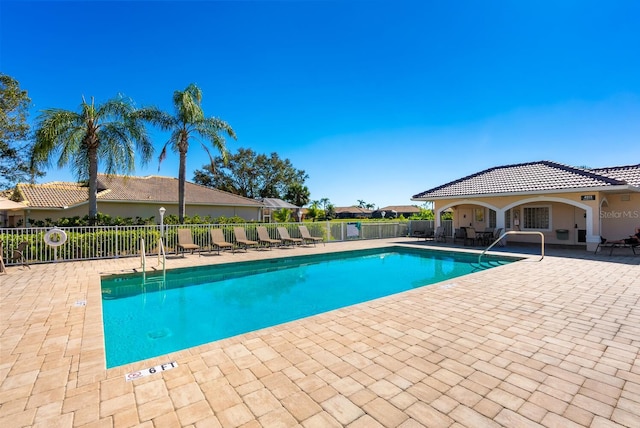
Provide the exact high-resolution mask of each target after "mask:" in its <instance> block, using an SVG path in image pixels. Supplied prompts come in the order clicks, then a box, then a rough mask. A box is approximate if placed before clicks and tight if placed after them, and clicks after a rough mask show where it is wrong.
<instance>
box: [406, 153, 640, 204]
mask: <svg viewBox="0 0 640 428" xmlns="http://www.w3.org/2000/svg"><path fill="white" fill-rule="evenodd" d="M626 184H629V185H632V186H640V165H630V166H626V167H613V168H604V169H583V168H576V167H571V166H568V165H563V164H559V163H555V162H550V161H540V162H531V163H521V164H515V165H506V166H498V167H494V168H489V169H486V170H484V171H480V172H478V173H475V174H472V175H469V176H467V177H463V178H460V179H458V180H455V181H452V182H450V183H447V184H443V185H441V186H438V187H435V188H433V189H430V190H427V191H425V192H422V193H418V194H416V195H414V196H413V198H416V199H425V198H444V197H461V196H471V195H486V194H506V193H523V192H539V191H553V190H570V189H576V188H587V187H607V186H619V185H626Z"/></svg>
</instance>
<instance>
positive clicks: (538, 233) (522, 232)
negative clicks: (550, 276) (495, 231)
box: [478, 230, 544, 264]
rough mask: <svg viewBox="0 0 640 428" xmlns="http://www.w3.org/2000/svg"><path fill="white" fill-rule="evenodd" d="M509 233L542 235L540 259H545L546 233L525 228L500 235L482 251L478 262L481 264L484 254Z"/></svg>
mask: <svg viewBox="0 0 640 428" xmlns="http://www.w3.org/2000/svg"><path fill="white" fill-rule="evenodd" d="M507 235H540V238H541V240H540V254H541V255H540V260H538V261H541V260H542V259H544V234H543V233H542V232H538V231H524V230H508V231H506V232H504V233H503V234H502V235H500V237H499V238H498V239H496V240H495V241H493V243H492V244H491V245H489V246H488V247H487V248H485V249H484V251H482V253H481V254H480V255H479V256H478V264H480V260H481V259H482V256H484V254H485V253H486V252H487V251H489V250H490V249H491V248H493V246H494V245H496V244H497V243H498V242H500V241H502V238H504V237H505V236H507Z"/></svg>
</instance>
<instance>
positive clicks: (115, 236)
mask: <svg viewBox="0 0 640 428" xmlns="http://www.w3.org/2000/svg"><path fill="white" fill-rule="evenodd" d="M304 224H305V225H306V226H307V228H308V229H309V231H310V232H311V235H313V236H321V237H323V238H324V240H325V242H331V241H347V240H354V239H382V238H395V237H401V236H411V235H412V233H413V231H414V230H417V229H421V230H425V229H433V221H426V220H420V221H401V222H392V221H381V222H359V221H357V220H354V221H353V222H336V221H334V222H331V221H326V222H305V223H304ZM298 225H299V223H246V224H198V225H191V224H189V225H164V242H165V248H166V252H167V253H175V252H176V247H177V241H178V229H182V228H188V229H190V230H191V234H192V237H193V242H194V243H195V244H198V245H200V246H201V247H202V248H203V249H207V248H209V247H210V242H211V241H210V240H211V237H210V233H209V229H211V228H221V229H222V230H223V233H224V235H225V238H226V239H227V241H228V242H234V241H235V238H234V234H233V228H234V227H239V226H242V227H244V228H245V230H246V233H247V237H248V238H249V239H253V240H258V236H257V232H256V227H257V226H265V227H266V228H267V230H268V231H269V235H270V236H271V237H272V238H278V233H277V230H276V227H278V226H284V227H286V228H287V230H288V231H289V235H291V237H293V238H299V237H300V232H299V230H298ZM445 226H446V225H445ZM446 227H447V226H446ZM450 228H451V226H450V225H448V229H450ZM59 229H61V230H62V231H64V233H65V234H66V242H65V243H64V244H63V245H60V246H59V247H51V246H49V245H47V244H46V243H45V241H44V237H45V234H46V233H47V232H48V231H49V230H50V229H49V228H40V227H30V228H4V229H3V228H0V242H1V243H2V251H3V254H2V255H3V259H4V262H5V264H6V265H15V264H20V263H21V260H20V259H18V258H15V257H14V256H15V252H14V250H16V249H18V246H19V245H20V243H22V242H26V244H23V247H24V251H23V254H24V257H25V260H26V261H27V262H28V263H30V264H32V263H48V262H52V261H74V260H92V259H112V258H119V257H136V256H139V254H140V239H141V238H144V241H145V243H146V249H145V250H146V253H147V254H157V251H158V248H157V243H158V238H159V237H160V226H158V225H155V226H154V225H152V226H94V227H89V226H86V227H61V228H59ZM450 232H451V231H450V230H449V234H450Z"/></svg>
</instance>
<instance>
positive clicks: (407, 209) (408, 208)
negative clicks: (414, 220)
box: [378, 205, 420, 214]
mask: <svg viewBox="0 0 640 428" xmlns="http://www.w3.org/2000/svg"><path fill="white" fill-rule="evenodd" d="M378 211H396V212H399V213H416V214H417V213H419V212H420V208H419V207H416V206H415V205H389V206H387V207H384V208H380V209H379V210H378Z"/></svg>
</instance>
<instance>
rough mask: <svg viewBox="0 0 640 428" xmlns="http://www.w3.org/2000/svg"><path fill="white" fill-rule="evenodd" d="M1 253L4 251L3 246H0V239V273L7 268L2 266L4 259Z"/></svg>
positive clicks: (5, 271)
mask: <svg viewBox="0 0 640 428" xmlns="http://www.w3.org/2000/svg"><path fill="white" fill-rule="evenodd" d="M3 253H4V248H3V246H2V241H1V240H0V273H7V270H6V269H5V267H4V260H3V258H2V254H3Z"/></svg>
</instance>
